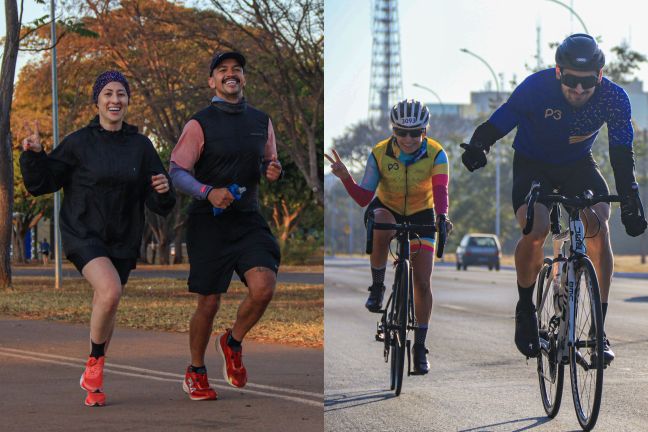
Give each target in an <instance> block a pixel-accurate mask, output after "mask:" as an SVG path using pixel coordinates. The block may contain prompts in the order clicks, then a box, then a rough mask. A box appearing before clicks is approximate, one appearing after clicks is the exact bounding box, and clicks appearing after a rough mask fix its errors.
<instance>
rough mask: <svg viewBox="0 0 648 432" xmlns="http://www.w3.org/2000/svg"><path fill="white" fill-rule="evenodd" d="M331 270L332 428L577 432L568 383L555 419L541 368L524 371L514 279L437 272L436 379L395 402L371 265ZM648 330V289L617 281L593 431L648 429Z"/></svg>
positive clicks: (328, 357)
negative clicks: (373, 300)
mask: <svg viewBox="0 0 648 432" xmlns="http://www.w3.org/2000/svg"><path fill="white" fill-rule="evenodd" d="M325 268H326V272H325V333H324V334H325V342H324V343H325V347H326V350H325V370H326V376H325V381H324V388H325V397H324V424H325V429H326V430H327V431H349V430H353V431H377V430H389V431H401V430H402V431H465V432H468V431H471V432H472V431H526V430H532V431H566V430H580V427H579V425H578V421H577V419H576V415H575V412H574V408H573V402H572V398H571V390H570V387H569V382H568V381H567V382H566V385H565V388H564V394H563V404H562V408H561V410H560V413H559V414H558V416H557V417H556V418H555V419H553V420H549V419H548V418H547V417H546V416H545V414H544V410H543V409H542V403H541V401H540V396H539V391H538V384H537V374H536V370H535V361H534V362H531V361H529V363H528V364H527V363H526V361H525V359H524V358H523V357H521V356H520V354H519V353H518V352H517V350H516V349H515V345H514V344H513V330H514V321H513V311H514V309H515V302H516V301H517V293H516V290H515V288H514V287H515V284H514V281H515V274H514V272H512V271H505V270H503V271H501V272H489V271H488V270H485V269H474V270H473V269H469V271H468V272H457V271H456V270H454V269H453V268H451V267H448V266H443V267H441V266H440V267H438V268H437V269H436V270H435V273H434V276H433V280H432V281H433V286H434V288H433V290H434V299H435V305H434V311H433V317H432V323H431V330H430V333H429V336H428V346H429V347H430V351H431V356H430V359H431V363H432V369H431V373H430V374H429V375H427V376H416V377H415V376H412V377H407V378H405V381H404V385H403V392H402V394H401V396H400V397H393V393H392V392H390V391H389V390H388V388H389V387H388V377H389V369H388V365H387V364H386V363H384V362H383V359H382V346H381V345H380V344H379V343H377V342H374V340H373V339H374V333H375V327H376V321H377V318H378V315H377V314H370V313H368V312H366V310H365V309H364V307H363V304H364V301H365V299H366V296H367V291H366V286H367V285H368V279H369V271H368V264H367V263H366V261H362V260H357V259H356V260H344V259H330V260H327V261H326V262H325ZM391 278H392V276H391V274H388V278H387V279H388V282H389V283H390V284H391ZM646 329H648V284H647V283H646V281H645V280H631V279H622V278H617V279H615V280H614V282H613V287H612V294H611V299H610V309H609V312H608V323H607V333H608V336H609V337H610V339H611V340H612V344H613V349H614V351H615V352H616V354H617V359H616V360H615V362H614V364H613V366H612V367H610V368H608V369H607V370H606V373H605V385H604V397H603V404H602V409H601V415H600V417H599V421H598V425H597V428H596V430H601V431H615V432H616V431H645V430H648V426H647V425H648V408H647V407H648V363H647V362H646V358H647V357H648V331H647V330H646ZM566 372H567V371H566ZM567 379H568V378H567Z"/></svg>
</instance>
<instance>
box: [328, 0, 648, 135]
mask: <svg viewBox="0 0 648 432" xmlns="http://www.w3.org/2000/svg"><path fill="white" fill-rule="evenodd" d="M565 3H567V4H568V5H569V4H570V0H565ZM571 4H572V5H573V8H574V10H575V11H576V13H578V15H579V16H580V17H581V18H582V19H583V21H584V22H585V25H586V26H587V27H588V29H589V32H590V33H591V34H592V35H594V36H601V37H602V38H603V42H602V43H601V48H602V49H603V51H604V52H605V53H606V56H607V57H608V58H610V57H611V54H610V48H612V47H613V46H616V45H619V44H620V43H621V42H622V41H627V42H629V44H630V47H631V48H632V49H634V50H636V51H639V52H641V53H644V54H648V25H647V24H646V20H647V19H648V3H646V2H644V1H641V0H616V1H614V2H612V1H609V0H573V1H572V2H571ZM324 5H325V9H324V10H325V61H324V64H325V66H324V67H325V74H324V76H325V137H324V138H325V145H326V146H327V147H328V146H329V145H330V143H331V140H332V138H334V137H337V136H339V135H341V134H342V133H343V131H344V129H345V128H346V127H347V126H349V125H351V124H352V123H354V122H357V121H358V120H361V119H363V118H365V117H366V116H367V105H368V99H369V80H370V70H371V22H370V18H371V10H370V9H371V1H370V0H358V1H352V2H351V1H347V0H325V3H324ZM399 16H400V29H401V33H400V37H401V61H402V79H403V96H404V97H407V98H417V99H421V100H424V101H426V102H436V101H437V100H436V99H435V98H434V96H432V95H431V94H430V93H428V92H426V91H424V90H421V89H418V88H416V87H413V86H412V84H413V83H419V84H422V85H425V86H427V87H430V88H431V89H432V90H434V91H435V92H436V93H437V94H438V95H439V96H440V97H441V99H442V100H443V102H444V103H468V102H469V97H470V91H471V90H482V89H484V88H485V87H486V85H487V83H488V82H489V81H492V78H491V76H492V75H491V73H490V72H489V71H488V69H487V68H486V66H484V65H483V64H482V63H480V62H479V61H478V60H477V59H475V58H474V57H471V56H469V55H467V54H464V53H462V52H460V51H459V49H460V48H467V49H469V50H471V51H473V52H475V53H476V54H478V55H480V56H481V57H483V58H484V59H485V60H486V61H487V62H488V63H490V65H491V66H492V68H493V69H494V70H495V72H496V73H498V74H499V73H503V74H504V79H505V82H506V86H507V87H508V82H509V81H510V80H511V79H512V78H513V76H514V75H516V76H517V80H518V82H520V81H521V80H522V79H524V77H525V76H527V75H528V74H529V72H528V71H527V69H526V68H525V64H529V65H530V66H533V65H535V58H534V56H535V53H536V27H537V25H538V24H539V25H540V26H541V48H542V59H543V60H544V63H545V64H551V63H552V62H553V57H554V52H553V51H552V50H550V49H549V47H548V43H549V42H553V41H561V40H562V39H564V37H565V36H567V35H568V34H570V33H578V32H583V28H582V26H581V25H580V23H579V21H578V20H577V19H575V18H572V16H571V14H570V12H569V11H568V10H567V9H565V8H564V7H562V6H560V5H558V4H555V3H552V2H550V1H548V0H497V1H494V0H489V1H483V0H401V1H399ZM638 77H639V79H641V80H643V81H645V82H648V65H644V67H643V68H642V70H641V71H640V72H639V74H638ZM646 87H648V85H646Z"/></svg>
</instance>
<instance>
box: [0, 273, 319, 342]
mask: <svg viewBox="0 0 648 432" xmlns="http://www.w3.org/2000/svg"><path fill="white" fill-rule="evenodd" d="M13 286H14V289H12V290H6V291H4V292H3V293H2V295H0V314H5V315H12V316H17V317H20V318H27V319H48V320H54V321H65V322H72V323H83V324H87V323H89V322H90V312H91V302H92V288H91V287H90V284H88V283H87V282H86V281H85V280H84V279H68V280H66V281H65V283H64V286H63V288H62V289H61V290H60V291H57V290H55V289H54V288H53V283H52V278H51V277H14V278H13ZM245 295H247V288H246V287H245V285H243V284H242V283H240V282H232V285H230V288H229V291H228V293H227V294H226V295H224V296H222V298H221V308H220V310H219V312H218V314H217V315H216V320H215V321H214V331H215V332H220V331H222V330H223V329H224V328H226V327H230V326H231V325H232V324H233V323H234V319H235V317H236V310H237V308H238V306H239V304H240V302H241V300H243V298H244V297H245ZM196 302H197V300H196V295H195V294H191V293H189V292H187V282H186V280H184V279H182V280H180V279H131V280H130V281H129V282H128V285H127V286H126V290H125V292H124V295H123V296H122V299H121V302H120V304H119V310H118V312H117V325H118V326H123V327H130V328H136V329H144V330H164V331H171V332H183V333H185V332H188V331H189V319H190V318H191V316H192V314H193V312H194V310H195V307H196ZM247 338H248V339H251V340H256V341H264V342H273V343H281V344H289V345H297V346H307V347H319V348H321V347H322V346H323V340H324V286H323V285H307V284H293V283H280V284H278V285H277V289H276V291H275V295H274V298H273V300H272V302H271V303H270V306H268V309H267V310H266V313H265V315H264V316H263V318H261V320H260V321H259V323H258V324H257V325H256V326H255V327H254V328H253V329H252V331H251V332H250V333H249V334H248V336H247Z"/></svg>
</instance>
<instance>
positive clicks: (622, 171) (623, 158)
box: [610, 146, 636, 196]
mask: <svg viewBox="0 0 648 432" xmlns="http://www.w3.org/2000/svg"><path fill="white" fill-rule="evenodd" d="M610 164H611V165H612V170H613V171H614V183H615V184H616V190H617V193H618V194H619V195H622V196H625V195H629V194H630V193H631V191H632V184H633V183H636V178H635V172H634V168H635V163H634V152H633V151H632V147H626V146H610Z"/></svg>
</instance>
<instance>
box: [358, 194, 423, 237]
mask: <svg viewBox="0 0 648 432" xmlns="http://www.w3.org/2000/svg"><path fill="white" fill-rule="evenodd" d="M377 208H384V209H386V210H389V212H390V213H391V214H392V215H394V219H395V220H396V223H399V224H400V223H403V222H406V221H407V222H409V223H414V224H420V225H434V210H433V209H426V210H423V211H420V212H418V213H414V214H413V215H409V216H403V215H401V214H399V213H396V212H394V211H393V210H391V209H390V208H388V207H386V206H385V205H384V204H383V203H382V202H380V200H379V199H378V198H374V199H373V201H371V202H370V203H369V205H368V206H367V210H365V214H364V223H365V226H366V225H367V219H368V218H369V212H372V211H374V210H375V209H377ZM416 234H418V235H419V236H420V237H427V238H431V239H434V235H435V230H434V228H430V229H421V230H417V231H416Z"/></svg>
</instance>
